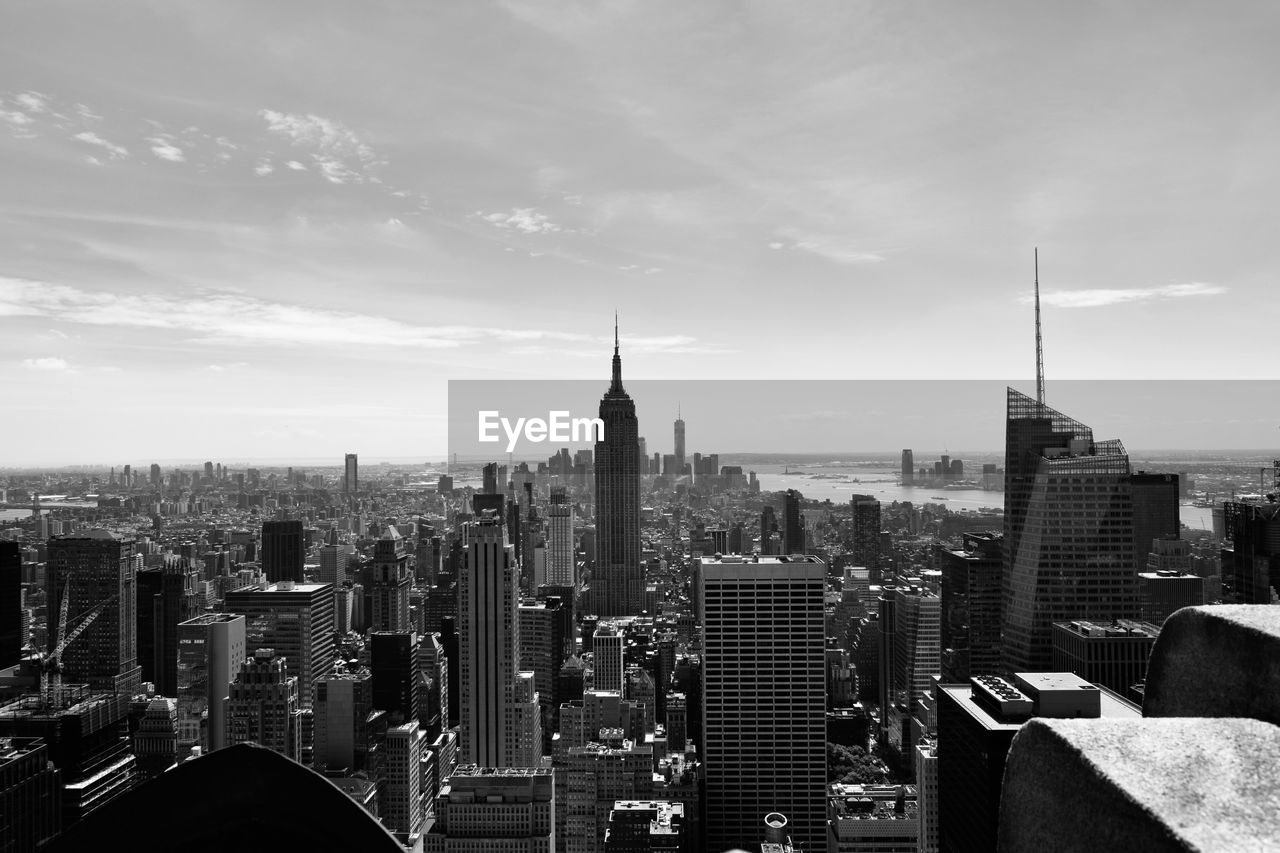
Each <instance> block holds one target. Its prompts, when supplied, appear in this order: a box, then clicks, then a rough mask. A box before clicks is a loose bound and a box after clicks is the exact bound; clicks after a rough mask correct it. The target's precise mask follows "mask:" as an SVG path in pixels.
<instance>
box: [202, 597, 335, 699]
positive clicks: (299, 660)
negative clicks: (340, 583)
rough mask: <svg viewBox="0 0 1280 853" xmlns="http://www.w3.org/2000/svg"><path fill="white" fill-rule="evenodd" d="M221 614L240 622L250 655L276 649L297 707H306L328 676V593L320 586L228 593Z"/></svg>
mask: <svg viewBox="0 0 1280 853" xmlns="http://www.w3.org/2000/svg"><path fill="white" fill-rule="evenodd" d="M226 609H227V611H228V612H230V613H239V614H240V615H242V616H244V620H245V639H246V642H247V643H248V647H249V648H250V649H275V651H276V654H277V655H280V656H281V657H283V658H284V660H285V664H284V665H285V667H286V668H287V670H288V672H289V674H290V675H296V676H297V678H298V697H299V703H300V706H301V707H303V708H310V707H311V700H312V690H313V687H314V685H315V682H316V679H318V678H321V677H323V676H325V675H328V674H329V673H330V672H331V671H332V670H333V658H334V619H333V587H332V586H331V585H330V584H327V583H325V584H319V583H291V582H288V581H284V582H281V583H275V584H272V583H268V584H264V585H262V586H250V587H245V588H244V589H237V590H232V591H231V592H228V593H227V596H226Z"/></svg>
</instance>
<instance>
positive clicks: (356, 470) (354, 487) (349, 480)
mask: <svg viewBox="0 0 1280 853" xmlns="http://www.w3.org/2000/svg"><path fill="white" fill-rule="evenodd" d="M342 466H343V468H342V493H343V494H345V495H354V494H356V493H358V492H359V491H360V461H359V459H358V458H357V457H356V454H354V453H348V454H347V455H346V457H345V458H344V459H343V460H342Z"/></svg>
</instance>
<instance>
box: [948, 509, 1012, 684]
mask: <svg viewBox="0 0 1280 853" xmlns="http://www.w3.org/2000/svg"><path fill="white" fill-rule="evenodd" d="M1002 538H1003V537H1002V536H1001V534H999V533H965V534H964V535H963V537H962V541H963V546H962V547H961V549H960V550H958V551H951V550H948V549H946V548H943V547H939V548H938V568H939V569H940V570H941V571H942V616H941V620H942V621H941V628H940V631H941V633H940V642H941V645H942V680H943V682H944V683H948V684H957V683H960V684H962V683H964V682H967V681H968V680H969V676H971V675H992V674H994V673H995V672H996V671H997V670H998V669H999V668H1000V572H1001V566H1002V560H1001V556H1000V550H1001V539H1002Z"/></svg>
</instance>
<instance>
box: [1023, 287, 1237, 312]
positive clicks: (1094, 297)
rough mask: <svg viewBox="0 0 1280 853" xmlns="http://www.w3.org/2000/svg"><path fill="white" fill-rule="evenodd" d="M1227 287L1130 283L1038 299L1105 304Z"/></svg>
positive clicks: (1061, 304)
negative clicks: (1138, 285)
mask: <svg viewBox="0 0 1280 853" xmlns="http://www.w3.org/2000/svg"><path fill="white" fill-rule="evenodd" d="M1226 292H1227V288H1225V287H1222V286H1221V285H1216V284H1204V283H1203V282H1198V281H1195V282H1189V283H1187V284H1166V285H1162V286H1160V287H1130V288H1115V289H1102V288H1099V289H1093V290H1055V291H1050V292H1048V293H1041V294H1040V302H1041V303H1043V304H1045V305H1052V306H1054V307H1056V308H1101V307H1103V306H1106V305H1120V304H1123V303H1126V302H1153V301H1159V300H1166V299H1182V298H1184V297H1188V296H1218V295H1220V294H1223V293H1226ZM1019 301H1020V302H1022V303H1023V304H1028V305H1029V304H1031V303H1032V302H1034V301H1035V296H1034V295H1031V294H1028V295H1026V296H1023V297H1021V298H1020V299H1019Z"/></svg>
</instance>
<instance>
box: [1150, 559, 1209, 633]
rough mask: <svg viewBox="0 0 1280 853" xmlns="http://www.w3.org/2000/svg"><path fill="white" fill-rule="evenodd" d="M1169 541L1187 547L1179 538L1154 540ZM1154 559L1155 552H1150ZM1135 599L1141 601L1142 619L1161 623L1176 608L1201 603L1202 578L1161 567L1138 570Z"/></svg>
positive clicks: (1202, 598)
mask: <svg viewBox="0 0 1280 853" xmlns="http://www.w3.org/2000/svg"><path fill="white" fill-rule="evenodd" d="M1166 542H1171V543H1176V544H1179V545H1182V546H1183V547H1184V548H1185V547H1186V543H1184V542H1182V541H1181V540H1177V539H1174V540H1169V539H1157V540H1155V544H1156V546H1157V547H1159V546H1160V545H1162V544H1164V543H1166ZM1151 556H1152V557H1153V558H1155V557H1156V556H1157V554H1152V555H1151ZM1187 562H1188V563H1190V556H1189V554H1188V556H1187ZM1138 600H1139V601H1140V602H1141V604H1142V621H1143V622H1150V623H1151V624H1153V625H1163V624H1164V620H1165V619H1167V618H1169V616H1170V614H1172V613H1173V612H1174V611H1175V610H1181V609H1182V608H1183V607H1195V606H1197V605H1200V604H1204V578H1202V577H1200V576H1199V575H1193V574H1191V573H1190V572H1180V571H1177V570H1174V569H1162V570H1157V571H1154V572H1139V573H1138Z"/></svg>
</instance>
